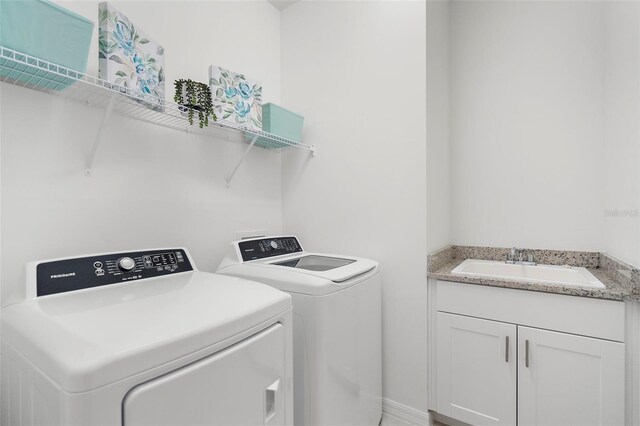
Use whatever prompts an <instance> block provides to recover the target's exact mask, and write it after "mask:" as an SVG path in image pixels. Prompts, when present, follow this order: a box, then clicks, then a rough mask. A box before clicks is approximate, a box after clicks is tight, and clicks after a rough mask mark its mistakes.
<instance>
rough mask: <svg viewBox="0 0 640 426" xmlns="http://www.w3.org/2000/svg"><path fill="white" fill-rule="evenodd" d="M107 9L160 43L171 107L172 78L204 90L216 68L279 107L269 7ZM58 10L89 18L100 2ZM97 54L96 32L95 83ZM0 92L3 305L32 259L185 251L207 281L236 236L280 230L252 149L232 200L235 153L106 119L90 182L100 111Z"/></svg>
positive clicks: (273, 168)
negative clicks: (236, 73)
mask: <svg viewBox="0 0 640 426" xmlns="http://www.w3.org/2000/svg"><path fill="white" fill-rule="evenodd" d="M115 4H116V6H117V7H119V8H120V10H122V11H123V12H124V13H125V14H127V15H128V16H129V17H130V18H131V19H132V20H133V21H134V22H135V23H137V25H138V26H139V27H140V28H142V30H144V31H145V32H146V33H148V34H149V35H151V36H152V37H154V38H155V39H156V40H157V41H158V42H160V43H161V44H163V46H164V48H165V50H166V76H167V85H168V86H167V94H166V97H167V98H169V99H170V98H172V96H173V90H172V85H173V81H174V80H175V79H176V78H180V77H186V78H192V79H197V80H200V81H203V82H206V81H207V77H208V75H207V73H208V65H209V64H211V63H215V64H219V65H223V66H227V67H229V68H231V69H236V70H241V71H244V72H246V74H247V75H249V76H251V77H254V78H256V79H258V80H261V81H262V83H263V85H264V97H265V99H266V100H273V101H276V102H277V101H279V99H280V16H279V12H278V11H277V10H275V9H274V8H273V7H272V6H271V5H269V4H268V3H267V2H265V1H256V2H237V1H228V2H222V1H216V2H195V1H193V2H187V1H180V2H154V3H153V7H149V2H143V1H140V2H115ZM64 6H66V7H69V8H70V9H72V10H74V11H76V12H78V13H80V14H83V15H85V16H87V17H88V18H90V19H92V20H93V21H95V20H96V19H97V10H98V3H97V2H93V1H91V2H88V1H87V2H64ZM238 23H242V25H241V26H240V27H239V26H238ZM230 40H232V41H233V43H231V42H230ZM96 46H97V36H96V34H94V39H93V44H92V51H91V54H90V63H89V73H91V74H95V73H96V72H97V47H96ZM1 90H2V96H1V100H0V103H1V106H0V108H1V109H2V127H1V130H0V139H1V144H2V159H1V161H2V163H1V185H2V186H1V191H2V223H1V225H2V227H1V244H2V259H1V260H2V266H3V267H2V296H3V303H8V302H10V301H11V300H14V299H15V297H17V296H18V295H19V294H20V293H21V291H22V288H23V286H24V279H25V276H24V267H25V263H26V262H28V261H30V260H35V259H43V258H50V257H58V256H68V255H76V254H82V253H91V252H102V251H111V250H122V249H132V248H145V247H163V246H177V245H183V246H186V247H188V248H189V249H190V250H191V251H192V253H193V254H194V256H195V260H196V263H197V265H198V266H199V268H200V269H202V270H207V271H214V270H215V269H216V267H217V264H218V262H219V261H220V259H221V258H222V255H223V252H224V250H225V248H226V245H227V243H228V242H229V241H231V240H232V239H234V238H235V237H236V235H235V232H236V231H239V230H255V229H267V230H269V231H270V232H273V233H279V232H280V231H281V227H282V213H281V206H282V205H281V181H280V177H281V168H280V165H281V160H280V155H279V154H277V153H273V152H267V151H265V150H263V149H259V148H258V149H255V150H254V151H253V152H252V153H251V154H250V155H249V158H248V160H247V162H246V163H245V164H244V165H243V166H242V168H241V169H240V171H239V172H238V174H237V177H236V178H235V180H234V182H233V184H232V188H231V189H230V190H228V189H226V188H225V185H224V178H225V176H226V174H227V173H228V172H229V171H230V170H231V169H232V167H233V166H234V165H235V161H236V160H237V159H238V158H239V156H240V154H241V152H242V150H243V149H244V147H243V146H242V145H241V144H239V143H229V142H226V141H225V139H223V138H206V137H199V136H194V135H186V134H185V133H182V132H178V131H174V130H170V129H165V128H161V127H155V126H152V125H148V124H145V123H142V122H137V121H133V120H129V119H126V118H122V117H114V118H113V120H112V121H111V122H110V124H109V127H108V128H107V130H106V133H105V139H104V141H103V144H102V145H101V146H100V148H99V150H98V153H97V157H96V161H95V167H94V176H93V177H91V178H87V177H85V176H84V175H83V170H84V161H85V158H86V157H85V156H86V155H87V153H88V152H89V148H90V145H91V143H92V141H93V137H94V135H95V132H96V131H97V128H98V124H99V123H100V120H101V117H102V115H101V111H100V110H97V109H92V108H87V107H84V106H83V105H80V104H77V103H72V102H68V101H64V100H61V99H58V98H55V97H52V96H48V95H45V94H41V93H37V92H33V91H29V90H26V89H21V88H18V87H15V86H12V85H9V84H3V85H2V89H1Z"/></svg>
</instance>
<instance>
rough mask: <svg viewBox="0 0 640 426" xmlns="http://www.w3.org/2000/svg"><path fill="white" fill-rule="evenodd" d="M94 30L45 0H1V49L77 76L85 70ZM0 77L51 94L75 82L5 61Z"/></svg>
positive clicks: (77, 17)
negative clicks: (45, 62) (76, 73)
mask: <svg viewBox="0 0 640 426" xmlns="http://www.w3.org/2000/svg"><path fill="white" fill-rule="evenodd" d="M93 26H94V24H93V22H91V21H90V20H88V19H86V18H84V17H82V16H80V15H78V14H76V13H73V12H71V11H70V10H67V9H65V8H63V7H60V6H58V5H56V4H54V3H51V2H50V1H48V0H0V46H3V47H5V48H9V49H12V50H15V51H17V52H20V53H26V54H27V55H30V56H34V57H36V58H38V59H44V60H45V61H48V62H52V63H54V64H56V65H61V66H63V67H65V68H70V69H72V70H74V71H78V72H80V73H85V72H86V70H87V58H88V55H89V46H90V44H91V37H92V35H93ZM5 53H6V52H5ZM20 62H22V60H21V61H20ZM27 62H29V63H30V64H31V62H32V61H27ZM41 65H42V64H41ZM0 77H2V78H3V79H6V80H8V81H22V82H25V83H27V82H28V85H29V86H37V87H40V88H47V89H52V90H62V89H64V88H66V87H68V86H69V85H70V84H72V83H73V82H74V81H75V80H73V79H69V78H66V77H63V76H60V75H58V74H57V73H54V72H47V71H42V70H38V69H36V68H35V67H31V66H29V65H23V64H21V63H19V62H16V61H13V60H11V59H6V58H2V59H0Z"/></svg>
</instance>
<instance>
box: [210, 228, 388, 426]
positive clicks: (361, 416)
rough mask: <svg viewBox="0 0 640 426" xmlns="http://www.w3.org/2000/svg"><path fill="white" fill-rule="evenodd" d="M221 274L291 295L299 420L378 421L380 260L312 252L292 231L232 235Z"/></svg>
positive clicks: (309, 422) (319, 422)
mask: <svg viewBox="0 0 640 426" xmlns="http://www.w3.org/2000/svg"><path fill="white" fill-rule="evenodd" d="M218 273H220V274H225V275H232V276H236V277H242V278H249V279H253V280H256V281H260V282H262V283H265V284H267V285H270V286H272V287H275V288H277V289H279V290H283V291H286V292H288V293H289V294H291V296H292V298H293V310H294V320H293V323H294V325H293V329H294V335H293V341H294V389H295V396H294V407H295V409H294V416H295V424H296V426H302V425H314V426H315V425H318V426H320V425H323V426H326V425H371V426H374V425H378V423H379V422H380V418H381V414H382V405H381V400H382V398H381V397H382V384H381V383H382V377H381V372H382V366H381V299H380V287H381V278H380V271H379V267H378V263H377V262H374V261H373V260H369V259H363V258H359V257H353V256H340V255H332V254H320V253H309V252H306V251H304V250H303V248H302V246H301V245H300V243H299V241H298V239H297V238H296V237H294V236H286V237H269V238H254V239H249V240H242V241H235V242H233V243H232V244H231V247H230V250H229V252H228V254H227V256H226V257H225V259H224V260H223V261H222V263H221V264H220V267H219V269H218Z"/></svg>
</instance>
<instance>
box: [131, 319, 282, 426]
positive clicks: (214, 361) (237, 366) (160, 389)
mask: <svg viewBox="0 0 640 426" xmlns="http://www.w3.org/2000/svg"><path fill="white" fill-rule="evenodd" d="M285 372H286V369H285V332H284V327H283V326H282V325H280V324H275V325H273V326H271V327H270V328H268V329H266V330H264V331H262V332H260V333H258V334H256V335H254V336H252V337H249V338H248V339H245V340H243V341H241V342H239V343H236V344H235V345H233V346H231V347H229V348H227V349H224V350H222V351H220V352H218V353H216V354H213V355H210V356H209V357H207V358H204V359H201V360H200V361H197V362H195V363H193V364H190V365H188V366H186V367H183V368H180V369H178V370H176V371H173V372H171V373H169V374H166V375H164V376H161V377H159V378H157V379H154V380H152V381H149V382H146V383H143V384H140V385H138V386H136V387H134V388H133V389H132V390H131V391H129V393H128V394H127V396H126V397H125V399H124V401H123V423H124V425H125V426H143V425H149V426H152V425H153V426H161V425H167V426H168V425H171V426H175V425H185V426H187V425H211V426H215V425H252V426H254V425H284V424H285V407H284V403H285V398H284V394H285V391H284V383H285Z"/></svg>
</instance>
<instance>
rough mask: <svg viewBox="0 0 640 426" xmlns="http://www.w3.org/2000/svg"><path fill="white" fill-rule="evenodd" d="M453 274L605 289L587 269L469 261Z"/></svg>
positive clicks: (463, 263) (457, 268)
mask: <svg viewBox="0 0 640 426" xmlns="http://www.w3.org/2000/svg"><path fill="white" fill-rule="evenodd" d="M451 273H452V274H456V275H469V276H473V277H487V278H492V277H493V278H502V279H510V280H514V281H528V282H538V283H541V284H555V285H572V286H581V287H593V288H605V285H604V284H602V283H601V282H600V281H599V280H598V279H597V278H596V277H594V276H593V274H592V273H591V272H589V271H588V270H587V269H586V268H579V267H575V266H555V265H535V266H533V265H513V264H509V263H505V262H499V261H493V260H475V259H467V260H465V261H464V262H462V263H461V264H460V265H458V267H456V268H455V269H454V270H453V271H451Z"/></svg>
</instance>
